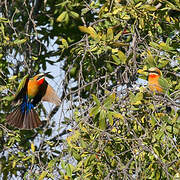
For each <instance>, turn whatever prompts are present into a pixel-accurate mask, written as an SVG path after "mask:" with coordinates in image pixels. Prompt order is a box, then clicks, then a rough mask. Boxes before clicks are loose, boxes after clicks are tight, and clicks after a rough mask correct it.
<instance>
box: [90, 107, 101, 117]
mask: <svg viewBox="0 0 180 180" xmlns="http://www.w3.org/2000/svg"><path fill="white" fill-rule="evenodd" d="M100 109H101V107H100V106H95V107H93V108H91V109H90V112H89V116H90V117H92V116H96V115H97V114H98V113H99V111H100Z"/></svg>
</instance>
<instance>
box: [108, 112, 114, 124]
mask: <svg viewBox="0 0 180 180" xmlns="http://www.w3.org/2000/svg"><path fill="white" fill-rule="evenodd" d="M107 117H108V119H109V124H110V125H111V126H112V125H113V123H114V122H113V117H112V112H111V111H108V113H107Z"/></svg>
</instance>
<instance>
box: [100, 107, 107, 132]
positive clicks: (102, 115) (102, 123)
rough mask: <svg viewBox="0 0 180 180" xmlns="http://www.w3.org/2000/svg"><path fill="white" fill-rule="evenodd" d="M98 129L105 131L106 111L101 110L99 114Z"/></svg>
mask: <svg viewBox="0 0 180 180" xmlns="http://www.w3.org/2000/svg"><path fill="white" fill-rule="evenodd" d="M99 128H100V129H102V130H105V129H106V111H105V110H101V112H100V116H99Z"/></svg>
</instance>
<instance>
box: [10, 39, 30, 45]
mask: <svg viewBox="0 0 180 180" xmlns="http://www.w3.org/2000/svg"><path fill="white" fill-rule="evenodd" d="M26 41H27V39H16V40H15V41H14V42H13V43H14V44H17V45H20V44H23V43H25V42H26Z"/></svg>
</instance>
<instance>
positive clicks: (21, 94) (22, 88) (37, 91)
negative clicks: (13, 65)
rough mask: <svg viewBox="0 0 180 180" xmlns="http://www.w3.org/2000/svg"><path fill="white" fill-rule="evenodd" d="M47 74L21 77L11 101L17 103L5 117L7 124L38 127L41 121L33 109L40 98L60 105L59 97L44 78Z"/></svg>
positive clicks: (31, 127) (20, 127)
mask: <svg viewBox="0 0 180 180" xmlns="http://www.w3.org/2000/svg"><path fill="white" fill-rule="evenodd" d="M47 74H48V73H40V74H37V75H35V76H34V77H32V78H30V76H29V74H27V75H26V76H25V77H24V78H23V79H22V81H21V82H20V84H19V86H18V89H17V92H16V94H15V95H14V96H13V98H12V101H13V103H14V104H17V105H16V106H15V109H14V110H13V111H12V112H11V113H10V114H9V115H7V117H6V122H7V124H8V125H10V126H13V127H16V128H19V129H27V130H29V129H34V128H37V127H40V126H41V125H42V122H41V120H40V118H39V115H38V113H37V112H36V111H35V107H36V106H37V104H38V103H39V102H40V101H41V100H42V101H48V102H51V103H53V104H55V105H56V106H60V103H61V100H60V98H59V97H58V95H57V94H56V92H55V90H54V89H53V88H52V87H51V85H49V84H48V82H47V81H46V80H45V76H46V75H47Z"/></svg>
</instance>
